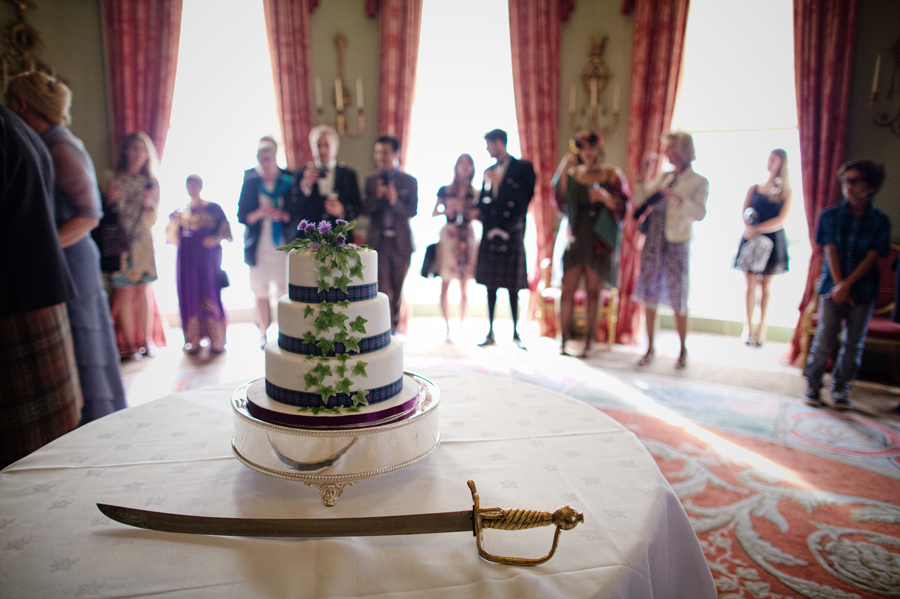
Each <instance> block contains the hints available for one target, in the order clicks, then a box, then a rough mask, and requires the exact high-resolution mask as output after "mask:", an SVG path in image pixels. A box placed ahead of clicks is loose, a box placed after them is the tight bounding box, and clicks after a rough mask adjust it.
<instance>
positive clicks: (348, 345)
mask: <svg viewBox="0 0 900 599" xmlns="http://www.w3.org/2000/svg"><path fill="white" fill-rule="evenodd" d="M344 351H348V352H349V351H354V352H356V353H359V337H347V340H346V341H344Z"/></svg>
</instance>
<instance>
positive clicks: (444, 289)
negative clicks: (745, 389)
mask: <svg viewBox="0 0 900 599" xmlns="http://www.w3.org/2000/svg"><path fill="white" fill-rule="evenodd" d="M449 295H450V279H447V280H443V279H441V314H443V315H444V323H445V324H446V325H447V334H448V335H449V334H450V298H449V297H448V296H449Z"/></svg>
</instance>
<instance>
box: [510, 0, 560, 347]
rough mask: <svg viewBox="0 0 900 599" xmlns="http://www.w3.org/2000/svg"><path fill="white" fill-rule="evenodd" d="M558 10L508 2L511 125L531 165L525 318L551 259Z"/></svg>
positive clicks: (531, 1) (546, 326)
mask: <svg viewBox="0 0 900 599" xmlns="http://www.w3.org/2000/svg"><path fill="white" fill-rule="evenodd" d="M559 37H560V7H559V5H558V2H557V1H555V0H509V38H510V43H511V46H512V67H513V87H514V88H515V96H516V121H517V123H518V129H519V142H520V144H521V147H522V157H523V158H525V159H526V160H529V161H531V163H532V164H533V165H534V173H535V175H536V184H535V190H534V200H533V201H532V203H531V214H532V216H533V217H534V225H535V229H537V262H536V265H535V266H536V267H535V269H534V276H532V279H531V282H530V284H529V289H530V290H531V292H532V293H531V298H530V300H529V305H528V315H529V318H532V317H534V316H535V310H537V309H538V301H537V299H538V298H537V294H536V293H535V291H536V290H537V286H538V283H539V282H540V279H541V268H540V264H541V262H542V261H543V260H544V259H545V258H550V257H551V256H552V254H553V227H554V225H555V224H556V214H555V212H554V210H553V204H552V203H551V197H552V194H553V190H552V188H551V187H550V179H551V178H552V177H553V172H554V171H555V170H556V162H557V155H556V150H557V139H558V137H559V128H558V122H557V120H558V115H559ZM538 321H539V322H540V325H541V334H542V335H544V334H547V335H550V334H553V332H552V331H551V330H550V329H552V328H554V323H555V319H550V320H549V321H548V320H547V319H544V318H539V319H538Z"/></svg>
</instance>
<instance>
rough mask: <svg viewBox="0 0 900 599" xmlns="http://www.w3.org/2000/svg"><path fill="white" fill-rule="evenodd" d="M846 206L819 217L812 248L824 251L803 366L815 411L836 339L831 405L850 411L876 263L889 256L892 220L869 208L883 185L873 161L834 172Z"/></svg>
mask: <svg viewBox="0 0 900 599" xmlns="http://www.w3.org/2000/svg"><path fill="white" fill-rule="evenodd" d="M838 176H839V177H840V179H841V189H842V191H843V194H844V198H845V199H844V201H843V202H841V203H840V204H838V205H837V206H832V207H831V208H828V209H826V210H824V211H823V212H822V214H821V215H820V216H819V226H818V229H817V230H816V243H817V244H819V245H821V246H823V247H824V248H825V261H824V262H823V264H822V275H821V276H820V278H819V288H818V291H819V326H818V328H817V329H816V335H815V337H814V338H813V342H812V347H811V348H810V352H809V357H808V358H807V360H806V370H805V371H804V376H805V377H806V384H807V386H806V396H805V397H804V401H805V402H806V403H807V404H808V405H810V406H813V407H817V408H820V407H824V405H825V404H824V403H823V402H822V400H821V398H820V397H819V390H820V389H821V387H822V377H823V375H824V374H825V367H826V363H827V361H828V359H829V358H830V357H831V356H832V354H833V353H834V348H835V345H836V344H837V338H838V334H839V333H840V334H841V336H842V339H843V344H842V345H841V349H840V352H839V353H838V356H837V360H836V361H835V363H834V368H833V369H832V372H831V399H832V401H833V402H834V407H835V409H837V410H841V411H843V410H848V409H851V408H852V407H853V406H852V404H851V403H850V397H849V393H850V381H852V380H853V379H854V378H856V373H857V372H859V367H860V364H861V363H862V355H863V346H864V345H865V339H866V330H867V329H868V328H869V319H871V318H872V311H873V310H874V308H875V300H876V299H877V297H878V268H877V263H878V258H879V257H880V256H886V255H887V253H888V249H889V245H890V237H891V220H890V219H889V218H888V216H887V215H886V214H885V213H884V212H882V211H881V210H879V209H878V208H876V207H875V206H874V205H873V204H872V197H873V196H874V195H875V194H876V193H877V192H878V190H879V189H881V185H882V184H883V183H884V166H882V165H880V164H876V163H874V162H872V161H871V160H851V161H850V162H847V163H845V164H843V165H842V166H841V168H840V169H838Z"/></svg>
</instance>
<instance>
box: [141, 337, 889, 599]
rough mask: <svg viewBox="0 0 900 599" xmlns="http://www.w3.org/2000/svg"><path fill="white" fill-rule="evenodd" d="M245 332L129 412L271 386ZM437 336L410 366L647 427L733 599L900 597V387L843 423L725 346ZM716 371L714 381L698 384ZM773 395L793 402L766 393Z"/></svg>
mask: <svg viewBox="0 0 900 599" xmlns="http://www.w3.org/2000/svg"><path fill="white" fill-rule="evenodd" d="M232 328H233V329H236V331H235V332H232V330H231V329H230V330H229V335H230V337H229V348H230V349H229V352H227V354H226V355H225V356H223V357H219V358H216V359H215V360H213V361H211V362H205V361H203V360H202V359H200V360H193V359H188V358H187V357H184V356H181V355H180V352H178V351H177V350H175V351H168V352H160V356H159V357H157V358H155V359H153V360H151V361H145V362H150V364H143V365H131V366H130V367H129V368H127V369H126V384H127V385H128V386H129V389H130V390H129V399H130V401H131V402H132V403H135V402H140V401H144V400H147V399H149V398H152V397H151V396H154V397H155V396H158V395H162V394H165V393H166V392H170V391H177V390H182V389H186V388H191V387H197V386H203V385H206V384H212V383H215V382H222V381H227V380H240V379H245V378H255V377H258V376H261V374H262V372H263V361H262V352H259V351H258V350H254V351H252V352H251V351H243V350H241V351H237V350H236V349H235V348H238V347H245V346H246V347H250V348H252V347H253V339H254V336H255V330H252V329H251V328H250V327H247V330H242V329H240V328H239V327H232ZM432 328H433V325H432ZM424 329H425V327H423V330H420V331H421V332H420V335H417V336H414V337H410V338H408V339H407V340H406V350H405V353H406V366H407V369H409V370H412V371H416V370H429V369H430V370H435V369H439V370H454V371H458V372H460V373H462V374H463V375H464V374H465V373H466V372H479V373H487V374H491V375H494V376H502V377H509V378H514V379H517V380H522V381H526V382H530V383H533V384H536V385H539V386H542V387H546V388H549V389H552V390H555V391H559V392H561V393H564V394H567V395H569V396H571V397H574V398H577V399H579V400H582V401H584V402H586V403H588V404H590V405H593V406H595V407H596V408H597V409H600V410H603V411H604V412H606V413H607V414H609V415H610V416H612V417H613V418H615V419H616V420H618V421H619V422H621V423H622V424H623V425H624V426H626V427H628V428H629V429H631V430H632V431H634V432H635V434H637V435H638V437H640V438H641V440H642V442H643V443H644V444H645V446H646V447H647V449H648V451H649V452H650V453H651V454H652V455H653V457H654V458H655V459H656V461H657V464H658V465H659V468H660V470H661V471H662V472H663V474H664V475H665V476H666V478H667V479H668V480H669V482H670V483H671V484H672V486H673V488H674V489H675V491H676V492H677V494H678V496H679V497H680V498H681V500H682V503H683V505H684V507H685V510H686V511H687V513H688V515H689V516H690V517H691V519H692V522H693V524H694V529H695V530H696V532H697V536H698V538H699V539H700V542H701V544H702V546H703V548H704V550H705V552H706V554H707V557H708V559H709V563H710V568H711V569H712V571H713V577H714V579H715V580H716V584H717V586H718V588H719V596H720V597H721V598H722V599H736V598H751V597H752V598H765V597H769V598H773V599H780V598H782V597H810V598H817V599H848V598H854V597H897V596H900V422H898V421H897V420H896V419H895V418H894V417H893V416H887V415H886V414H888V412H889V411H890V408H891V407H892V406H893V405H895V404H896V402H897V400H898V394H900V391H898V390H897V389H895V388H883V387H880V388H879V387H872V386H869V387H866V386H864V385H858V386H857V389H856V390H855V391H854V395H853V396H852V397H854V401H857V400H859V402H858V403H860V404H862V405H865V406H869V407H866V408H865V411H851V412H846V413H838V412H836V411H834V410H831V409H824V410H822V409H813V408H808V407H807V406H805V405H804V404H803V403H802V402H800V401H799V400H798V399H796V397H798V394H799V393H800V392H802V381H800V382H797V379H799V378H800V377H799V374H798V373H797V371H794V370H792V369H785V368H783V367H780V366H773V367H772V369H771V371H769V372H761V371H753V370H751V371H749V372H748V371H747V369H746V368H745V369H744V371H743V372H740V373H739V372H731V373H729V372H728V371H727V369H726V368H724V367H723V366H722V364H714V363H712V362H713V360H714V357H715V356H717V355H720V354H721V353H722V351H723V350H722V343H727V344H730V345H731V346H734V345H736V343H735V341H734V340H730V339H727V338H723V339H725V341H720V340H713V341H712V342H711V343H712V344H713V347H712V348H711V349H708V357H707V359H706V362H705V363H704V362H702V361H700V360H696V359H693V358H692V359H693V360H694V361H693V362H692V363H690V364H689V367H688V369H686V371H682V372H680V373H678V374H676V373H675V372H674V371H671V370H668V369H670V368H671V366H670V365H668V366H667V365H662V366H659V367H657V368H654V369H652V370H651V371H650V372H647V371H646V370H644V371H642V370H639V369H636V368H634V367H633V363H634V355H633V354H634V352H635V351H639V350H637V349H636V348H620V347H617V348H616V349H615V350H614V351H613V352H612V353H606V352H604V353H603V354H601V356H600V357H599V358H595V359H592V360H590V361H588V363H585V362H582V361H580V360H576V359H573V358H568V357H560V356H558V355H556V347H555V344H553V343H551V342H550V341H549V340H539V339H535V338H531V339H530V340H529V348H530V351H528V352H522V351H520V350H516V349H515V348H513V347H511V346H505V345H503V344H500V345H498V346H496V347H494V348H489V349H487V350H485V349H482V348H478V347H477V346H476V345H475V343H474V342H472V341H471V340H464V339H463V340H459V341H457V342H455V343H448V344H442V343H437V344H436V343H435V342H434V339H441V338H442V337H443V334H442V331H438V332H437V333H435V331H433V330H431V331H430V332H429V331H426V330H424ZM172 333H173V335H172V336H173V337H175V335H176V334H177V331H173V332H172ZM243 337H247V339H246V340H245V339H243ZM695 344H696V345H695V346H700V347H698V350H699V351H697V352H696V353H694V354H692V355H697V354H699V355H700V357H701V358H703V357H704V350H703V348H702V346H701V342H700V341H699V340H698V341H695ZM716 344H718V345H716ZM695 346H692V347H695ZM664 347H665V346H664V345H663V348H664ZM692 351H693V349H692ZM773 351H774V350H773ZM659 352H660V350H658V353H659ZM672 355H673V356H674V353H673V354H672ZM673 359H674V358H673ZM661 360H662V358H658V359H657V361H661ZM666 360H668V358H666ZM597 364H602V366H598V365H597ZM704 369H706V371H708V372H709V373H710V374H708V375H706V376H705V378H706V379H712V380H699V379H698V378H692V373H693V375H695V376H698V377H699V376H701V375H702V374H703V373H704ZM779 377H782V379H779ZM763 379H765V380H763ZM723 381H734V382H735V383H736V384H726V382H723ZM772 381H775V382H776V383H777V384H775V385H772ZM151 382H152V385H151V384H150V383H151ZM772 387H774V389H775V390H781V389H784V390H785V394H781V393H778V392H772V391H767V390H763V389H766V388H772ZM798 389H799V390H800V391H798ZM142 394H143V395H142ZM861 409H862V408H861ZM866 412H868V413H866Z"/></svg>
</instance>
